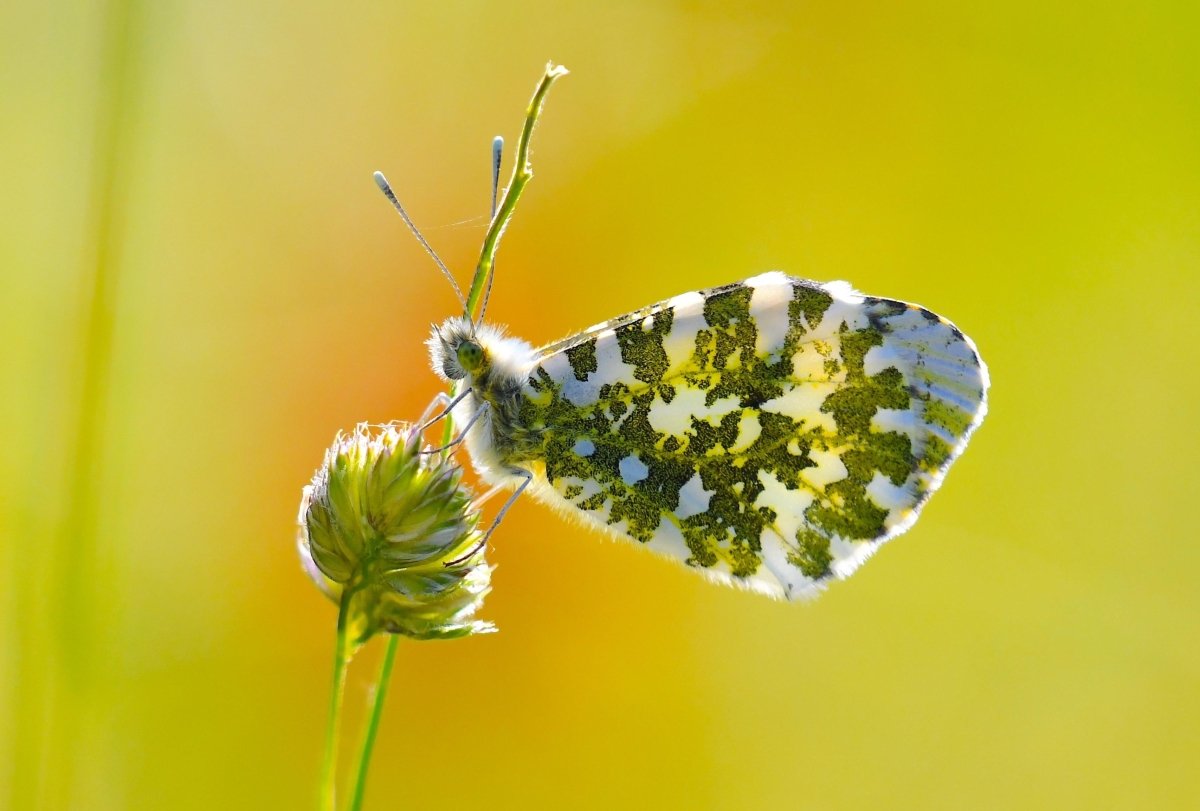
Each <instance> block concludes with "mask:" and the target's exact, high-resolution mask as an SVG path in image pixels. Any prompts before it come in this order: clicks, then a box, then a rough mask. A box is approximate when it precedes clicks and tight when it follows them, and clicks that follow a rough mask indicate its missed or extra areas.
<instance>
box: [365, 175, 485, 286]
mask: <svg viewBox="0 0 1200 811" xmlns="http://www.w3.org/2000/svg"><path fill="white" fill-rule="evenodd" d="M374 178H375V185H376V186H378V187H379V190H380V191H382V192H383V194H384V196H385V197H387V199H388V202H390V203H391V204H392V207H393V208H395V209H396V211H397V212H398V213H399V214H400V219H402V220H404V224H405V225H407V226H408V230H410V231H412V233H413V236H415V237H416V238H417V242H420V243H421V247H422V248H424V249H425V252H426V253H428V254H429V255H430V256H431V257H433V261H434V262H436V263H437V266H438V267H439V268H441V270H442V273H444V274H445V275H446V278H447V279H449V280H450V286H451V287H453V288H454V295H456V296H458V301H459V303H460V304H462V306H463V308H464V309H465V308H466V306H467V300H466V299H465V298H464V297H463V294H462V289H461V288H459V286H458V282H456V281H454V274H453V273H451V272H450V268H448V267H446V263H445V262H443V261H442V260H441V258H440V257H439V256H438V255H437V254H436V253H435V252H434V250H433V246H431V245H430V244H429V243H428V242H426V241H425V237H423V236H421V232H420V231H418V230H417V226H416V225H415V224H414V223H413V221H412V218H410V217H409V216H408V212H407V211H405V210H404V206H402V205H400V200H399V199H397V197H396V193H395V192H394V191H392V187H391V185H390V184H389V183H388V182H387V178H386V177H384V176H383V172H376V173H375V174H374Z"/></svg>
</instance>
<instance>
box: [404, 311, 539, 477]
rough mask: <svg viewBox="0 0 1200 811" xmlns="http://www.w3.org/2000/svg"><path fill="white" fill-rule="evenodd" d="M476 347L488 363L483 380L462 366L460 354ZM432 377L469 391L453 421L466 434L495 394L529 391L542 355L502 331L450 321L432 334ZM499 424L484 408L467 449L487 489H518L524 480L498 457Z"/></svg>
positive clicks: (466, 441) (469, 435)
mask: <svg viewBox="0 0 1200 811" xmlns="http://www.w3.org/2000/svg"><path fill="white" fill-rule="evenodd" d="M467 341H472V342H474V343H475V344H477V345H478V346H479V347H480V348H481V349H483V352H484V356H485V358H486V366H485V371H484V372H483V373H482V375H481V379H476V376H475V375H473V374H471V373H469V372H467V371H466V370H465V369H463V368H462V366H461V364H460V363H459V361H458V348H459V346H461V345H462V344H463V343H464V342H467ZM426 343H427V345H428V346H429V358H430V362H431V364H432V366H433V371H434V372H435V373H436V374H437V375H438V376H439V377H441V378H442V379H443V380H447V381H458V390H459V391H466V390H467V389H470V390H471V391H470V393H469V394H467V395H466V396H465V397H463V398H462V400H461V401H460V402H459V403H458V404H457V405H456V406H455V407H454V410H453V411H452V412H451V415H452V417H453V419H454V425H455V428H456V429H457V430H459V431H461V430H462V429H463V428H464V427H465V426H466V425H467V423H468V422H469V421H470V420H471V418H472V417H474V416H475V414H476V413H477V412H479V409H480V407H481V405H482V404H483V403H484V402H485V401H489V400H494V397H493V396H489V395H491V394H492V393H495V392H499V391H504V390H510V391H511V390H519V389H521V388H524V387H525V385H526V381H527V380H528V378H529V373H530V370H531V369H532V368H533V367H534V366H535V365H536V363H537V357H538V355H537V351H536V350H535V349H534V348H533V346H532V345H531V344H530V343H529V342H528V341H524V340H522V339H520V338H514V337H511V336H507V335H505V334H504V328H503V327H495V326H492V325H491V324H479V325H473V324H472V323H471V322H470V320H469V319H467V318H463V317H461V316H460V317H456V318H448V319H446V320H445V321H444V322H442V324H441V325H440V326H435V327H434V328H433V334H432V335H431V336H430V337H429V340H428V341H427V342H426ZM495 430H496V427H495V424H494V421H493V414H492V410H491V408H487V407H485V408H483V411H482V413H481V414H480V416H479V419H478V421H477V422H476V423H475V425H473V426H472V427H471V429H470V430H469V431H467V433H466V437H465V439H464V440H463V443H464V444H465V445H466V446H467V451H468V453H469V455H470V457H471V462H472V464H473V465H474V467H475V470H476V471H477V472H478V473H479V475H480V477H481V478H482V479H483V480H484V481H486V482H487V483H488V484H493V485H496V484H502V485H515V484H517V483H519V482H521V481H522V480H523V477H522V476H520V475H518V474H516V473H514V472H513V471H512V470H511V469H510V467H509V466H507V465H505V463H504V461H503V460H502V459H501V458H500V456H499V454H498V453H497V452H496V448H495V444H494V437H495Z"/></svg>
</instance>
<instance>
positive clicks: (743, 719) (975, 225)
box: [0, 0, 1200, 811]
mask: <svg viewBox="0 0 1200 811" xmlns="http://www.w3.org/2000/svg"><path fill="white" fill-rule="evenodd" d="M1198 9H1200V7H1198V6H1197V5H1196V4H1195V3H1178V4H1173V3H1135V2H1126V3H1113V4H1103V7H1100V6H1096V5H1083V4H1070V3H1067V4H1047V3H1045V2H1009V3H1002V4H1000V3H976V4H957V3H944V4H940V3H916V4H914V3H881V4H872V3H838V4H789V3H770V2H757V3H755V2H751V3H741V4H719V3H706V2H674V3H635V2H629V3H612V4H595V3H552V2H537V3H535V2H525V3H519V4H500V3H493V4H485V3H479V2H475V3H472V2H446V3H389V4H352V5H351V6H348V7H346V8H343V9H339V10H336V11H335V10H333V9H332V7H330V6H328V5H327V4H321V3H307V2H289V3H282V2H277V3H253V4H245V3H234V2H209V3H204V2H160V3H149V2H145V0H112V1H111V2H110V3H108V4H107V5H106V4H92V3H64V2H49V3H34V2H30V1H29V0H24V2H21V1H20V0H19V1H18V2H17V3H9V4H5V5H3V7H0V66H2V70H0V98H2V99H3V100H2V101H0V105H3V125H2V126H0V169H2V174H0V176H2V177H3V187H4V188H3V191H2V192H0V201H2V205H3V209H2V212H0V213H2V216H0V261H2V263H3V273H2V278H0V285H2V286H0V316H2V319H3V320H2V323H0V361H2V362H3V396H2V397H0V424H2V425H3V429H4V433H3V435H2V437H0V439H2V441H3V449H4V450H3V453H2V454H0V476H2V477H3V478H2V480H0V614H2V617H3V622H2V623H0V685H2V687H3V690H2V692H0V803H7V804H8V805H9V807H11V808H14V809H16V808H21V809H24V808H66V807H70V808H81V809H82V808H86V809H100V810H101V811H104V810H105V809H123V808H172V809H208V808H214V807H219V808H247V809H249V808H307V807H312V804H313V796H314V792H315V786H316V780H317V771H318V763H319V759H320V749H321V744H322V739H323V735H324V724H325V709H326V701H327V691H328V687H329V661H330V658H331V651H332V645H333V626H334V616H335V607H334V606H333V605H331V604H330V603H328V602H326V601H325V600H324V598H322V597H321V596H320V595H319V594H318V593H317V591H316V589H315V588H313V586H312V585H311V584H310V583H309V582H308V581H307V579H306V578H305V577H304V575H303V574H302V573H301V571H300V569H299V565H298V562H297V558H296V553H295V548H294V521H295V514H296V507H297V504H298V501H299V496H300V488H301V486H302V485H303V484H305V483H306V481H307V480H308V478H309V476H310V475H311V473H312V470H313V468H314V467H316V465H317V463H318V462H319V461H320V458H321V454H322V452H323V450H324V448H325V446H326V445H327V444H328V443H329V442H330V440H331V439H332V438H333V435H334V433H335V431H337V430H338V429H339V428H346V427H350V426H352V425H353V424H354V423H355V422H357V421H359V420H374V421H382V420H388V419H393V418H397V419H404V418H408V419H414V418H415V417H416V415H418V414H419V413H420V412H421V410H422V409H423V408H424V406H425V404H426V403H427V402H428V400H429V399H430V398H431V397H432V396H433V394H434V393H435V392H436V391H437V390H438V389H439V385H438V383H437V381H436V380H435V378H434V376H433V375H432V373H431V372H430V371H429V369H428V365H427V360H426V357H425V353H424V347H423V345H422V341H423V340H424V338H425V337H426V335H427V332H428V329H429V325H430V323H431V322H432V321H439V320H441V319H442V318H443V317H445V316H447V315H448V314H450V313H451V312H452V311H453V310H454V309H455V303H454V299H453V296H452V294H451V292H450V290H449V286H448V285H447V284H446V283H445V281H444V280H443V279H441V278H440V276H439V274H438V273H437V272H436V269H435V268H434V267H433V265H432V264H431V263H430V262H429V261H428V259H427V257H425V256H424V255H423V254H422V252H421V250H420V248H419V246H417V245H416V244H415V242H414V240H413V239H412V237H411V236H410V235H409V234H408V233H407V232H406V231H405V229H404V227H403V225H402V224H401V223H400V221H399V219H398V218H397V217H396V215H395V214H394V212H393V211H392V210H391V208H390V207H389V206H388V205H387V203H386V201H385V200H384V199H383V197H382V196H381V195H380V194H379V192H378V190H377V189H376V188H375V186H374V185H373V184H372V182H371V172H372V171H373V170H375V169H381V170H383V171H384V172H386V173H387V175H388V176H389V178H390V179H391V180H392V182H393V184H394V185H395V186H396V188H397V191H398V193H399V195H400V197H401V199H402V200H403V201H404V202H405V204H406V205H407V207H408V208H409V210H410V212H411V213H412V214H413V216H414V218H415V219H416V220H417V222H418V223H419V224H420V225H421V226H422V228H423V230H424V232H425V234H426V236H427V237H428V238H429V239H430V240H431V241H432V242H433V244H434V245H435V246H436V248H437V249H438V251H439V252H440V253H441V254H442V256H443V258H445V259H446V261H447V262H448V263H449V264H450V265H451V267H453V268H455V269H456V270H457V272H458V273H459V276H460V279H461V280H462V281H463V282H464V283H465V282H466V280H467V278H468V275H469V272H470V269H471V268H472V267H473V265H474V261H475V258H476V253H477V250H478V246H479V242H480V239H481V238H482V235H483V228H484V225H485V218H484V215H485V214H486V208H487V203H488V194H489V189H488V174H489V170H488V161H489V156H488V144H489V142H490V139H491V137H492V136H493V135H494V134H496V133H501V134H504V135H505V136H506V137H508V139H509V144H510V145H512V144H513V143H515V135H516V132H517V128H518V127H519V125H520V123H521V116H522V115H523V113H524V109H525V105H526V102H527V100H528V98H529V94H530V92H531V91H532V89H533V86H534V83H535V82H536V80H537V78H538V76H539V75H540V73H541V70H542V67H543V65H544V63H545V62H546V60H547V59H554V60H556V61H558V62H561V63H563V64H565V65H566V66H567V67H568V68H569V69H570V70H571V75H570V76H568V77H567V78H565V79H563V80H562V81H561V82H560V83H558V84H557V85H556V87H555V88H554V90H553V91H552V93H551V96H550V99H549V103H548V105H547V109H546V113H545V116H544V118H543V121H542V124H541V126H540V128H539V130H538V132H537V134H536V136H535V140H534V152H533V162H534V171H535V175H536V177H535V179H534V180H533V182H532V183H531V184H530V186H529V189H528V191H527V193H526V195H525V197H524V199H523V200H522V204H521V207H520V208H519V210H518V212H517V215H516V219H515V221H514V224H513V226H512V228H511V229H510V230H509V233H508V235H507V238H506V241H505V244H504V247H503V248H502V250H501V252H500V258H499V265H498V267H499V276H498V279H497V285H496V290H495V295H494V297H493V302H492V306H491V310H490V315H491V316H492V317H493V318H494V319H495V320H496V321H498V322H501V323H507V324H509V325H510V326H511V327H512V329H513V331H514V332H516V333H517V334H520V335H521V336H523V337H525V338H527V339H529V340H531V341H533V342H535V343H541V342H545V341H549V340H551V339H556V338H559V337H561V336H562V335H564V334H567V333H569V332H571V331H574V330H577V329H579V328H582V327H584V326H586V325H588V324H592V323H594V322H596V321H599V320H601V319H604V318H607V317H610V316H613V315H616V314H619V313H621V312H624V311H627V310H629V309H632V308H635V307H637V306H640V305H643V304H647V303H649V302H652V301H656V300H659V299H663V298H666V297H669V296H671V295H674V294H676V293H679V292H681V291H684V290H689V289H695V288H699V287H705V286H710V285H714V284H719V283H724V282H728V281H732V280H736V279H739V278H744V277H746V276H750V275H753V274H756V273H758V272H761V271H763V270H767V269H773V268H777V269H782V270H785V271H788V272H790V273H792V274H795V275H803V276H809V277H812V278H815V279H821V280H827V279H834V278H845V279H848V280H850V281H852V282H853V283H854V284H855V285H856V286H857V287H859V288H860V289H862V290H865V291H867V292H869V293H872V294H876V295H884V296H893V297H897V298H902V299H907V300H911V301H917V302H920V303H922V304H924V305H926V306H928V307H931V308H933V309H935V310H936V311H938V312H940V313H943V314H945V315H946V316H948V317H949V318H951V319H953V320H954V321H955V322H956V323H957V324H958V325H959V326H961V327H962V328H963V329H964V330H965V331H966V332H967V333H968V334H969V335H971V336H972V337H973V338H974V339H975V340H976V342H977V343H978V345H979V347H980V349H981V352H982V354H983V356H984V358H985V359H986V360H987V362H988V363H989V365H990V367H991V372H992V380H993V390H992V408H991V415H990V416H989V417H988V419H987V421H986V422H985V423H984V426H983V428H982V429H981V430H980V432H979V433H978V435H977V436H976V437H975V439H974V440H973V442H972V446H971V448H970V449H969V451H968V452H967V453H966V455H965V456H964V458H963V459H962V460H961V462H960V463H959V464H958V465H957V466H956V467H955V469H954V472H953V473H952V474H951V475H950V476H949V479H948V481H947V484H946V486H945V488H944V489H943V491H942V492H941V493H940V494H939V495H938V496H937V497H936V498H934V500H933V502H932V504H931V505H930V507H929V509H928V510H927V512H926V513H925V515H924V518H923V520H922V521H921V522H920V523H919V524H918V525H917V526H916V527H915V528H914V529H913V530H912V531H911V532H910V533H909V535H907V536H905V537H904V538H903V539H901V540H899V541H897V542H895V543H894V544H891V545H889V546H888V547H887V548H886V549H885V550H884V551H883V552H882V553H881V554H880V555H878V556H877V557H876V558H875V559H873V560H872V561H871V562H870V563H869V564H868V565H867V566H866V567H865V568H864V569H863V570H862V571H861V572H859V573H858V574H856V575H855V576H854V577H853V578H852V579H851V580H850V581H848V582H846V583H842V584H837V585H835V586H834V587H833V588H831V589H830V591H829V592H828V593H827V594H826V595H825V596H824V597H823V598H822V599H820V600H819V601H817V602H815V603H812V604H805V605H787V604H777V603H773V602H770V601H768V600H765V599H763V598H760V597H756V596H753V595H750V594H744V593H738V592H735V591H730V590H723V589H720V588H717V587H715V586H711V585H709V584H707V583H705V582H704V581H702V580H701V579H700V578H698V577H695V576H693V575H691V574H690V573H688V572H686V571H683V570H679V569H676V568H674V567H672V566H670V565H669V564H667V563H664V562H661V561H658V560H655V559H652V558H651V557H649V556H646V555H643V554H641V553H640V551H639V550H636V549H634V548H632V547H626V546H620V545H617V544H614V543H610V542H607V541H602V540H599V539H598V538H597V537H594V536H591V535H589V534H588V533H586V532H585V531H583V530H581V529H578V528H575V527H568V526H566V525H564V523H563V522H562V521H560V520H559V519H558V518H557V517H555V516H553V515H551V514H550V513H549V512H547V511H546V510H545V509H543V508H542V507H540V506H539V505H537V504H535V503H533V502H532V501H529V502H522V503H519V504H518V505H517V507H516V508H515V509H514V510H513V511H512V513H511V516H510V518H509V520H508V521H507V522H506V523H505V525H504V526H503V528H502V529H501V531H500V532H499V533H498V534H497V536H496V538H495V543H494V551H493V553H492V560H493V561H494V562H496V563H498V564H499V568H498V570H497V572H496V574H495V577H494V589H495V590H494V592H493V593H492V595H491V596H490V597H489V598H488V600H487V603H486V605H485V608H484V611H483V616H484V617H485V618H487V619H491V620H494V621H495V622H496V623H498V625H499V626H500V633H499V634H497V635H494V636H490V637H481V638H473V639H467V640H464V641H460V642H451V643H408V642H406V643H403V644H402V645H401V648H400V656H399V660H398V664H397V668H396V673H395V678H394V681H393V686H392V693H391V696H390V698H389V703H388V706H387V709H386V714H385V718H384V722H383V727H382V731H381V735H380V740H379V745H378V750H377V753H376V759H375V767H374V769H373V773H372V777H371V785H370V789H369V792H368V797H367V807H368V808H377V809H382V808H410V809H412V808H432V807H439V808H484V807H486V808H497V809H501V808H503V809H509V808H512V809H526V808H567V807H570V808H579V809H611V808H663V809H691V808H705V809H758V808H763V809H766V808H772V809H778V808H814V809H861V808H869V807H874V808H915V809H961V808H977V809H1035V808H1046V809H1063V808H1073V809H1074V808H1080V809H1084V808H1086V809H1091V808H1139V809H1142V808H1155V809H1167V808H1171V809H1174V808H1181V809H1182V808H1195V807H1200V773H1198V770H1197V767H1196V763H1197V762H1198V759H1200V736H1198V733H1197V729H1200V689H1198V686H1200V645H1198V644H1197V627H1198V622H1200V596H1198V590H1197V587H1196V580H1197V573H1198V572H1200V543H1197V541H1198V537H1197V522H1196V520H1195V518H1194V516H1193V515H1192V513H1191V508H1192V507H1193V506H1194V505H1195V503H1196V500H1197V484H1196V482H1197V477H1196V473H1195V466H1196V459H1197V456H1198V453H1200V441H1198V439H1200V431H1198V430H1197V427H1196V422H1195V420H1196V413H1197V410H1196V402H1197V397H1198V395H1200V383H1198V382H1197V370H1198V368H1200V352H1198V351H1197V342H1198V341H1200V327H1198V326H1197V317H1196V314H1195V302H1196V301H1197V297H1198V295H1200V182H1198V181H1200V104H1198V103H1197V88H1198V87H1200V56H1197V50H1196V37H1197V34H1198V32H1200V25H1198V24H1200V19H1198V17H1200V13H1198ZM507 172H508V166H507V165H506V168H505V176H507ZM89 370H90V371H89ZM377 648H378V643H376V644H375V645H373V646H371V647H370V648H368V649H367V650H366V651H364V652H363V653H362V654H361V655H360V657H359V658H358V659H356V660H355V662H354V665H353V666H352V669H351V675H350V681H349V689H348V694H347V707H348V709H347V712H348V713H349V716H348V721H349V722H350V724H351V725H352V726H351V729H353V728H355V726H356V725H357V723H358V720H359V719H360V717H361V707H362V703H363V701H364V699H365V696H364V693H365V689H366V685H367V683H368V682H369V680H370V678H371V677H372V675H373V674H374V661H375V660H376V659H377V657H378V650H377ZM353 737H354V736H353V735H351V736H350V740H351V741H353ZM64 741H69V742H70V743H71V744H73V746H71V747H64V745H63V744H64ZM65 775H70V778H69V779H67V778H66V777H65Z"/></svg>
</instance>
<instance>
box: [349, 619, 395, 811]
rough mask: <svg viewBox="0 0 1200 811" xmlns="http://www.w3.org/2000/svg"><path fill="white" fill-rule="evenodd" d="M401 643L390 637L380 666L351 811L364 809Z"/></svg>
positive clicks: (356, 771)
mask: <svg viewBox="0 0 1200 811" xmlns="http://www.w3.org/2000/svg"><path fill="white" fill-rule="evenodd" d="M399 643H400V636H399V635H398V634H391V635H389V636H388V641H387V647H386V648H384V651H383V662H382V663H381V664H380V666H379V678H378V679H377V680H376V682H375V690H374V694H373V695H372V697H371V710H370V713H371V714H370V716H369V717H368V718H367V727H366V730H365V731H364V732H363V740H362V748H361V749H359V752H358V766H357V768H355V770H354V772H355V776H354V790H353V793H352V794H351V795H350V805H349V809H350V811H359V810H360V809H361V808H362V804H363V797H364V795H365V794H366V790H367V771H368V769H370V766H371V755H372V754H373V753H374V751H375V737H376V735H378V733H379V719H380V718H382V717H383V702H384V701H385V700H386V699H387V692H388V685H389V684H390V683H391V680H392V666H393V665H394V664H395V663H396V648H397V647H398V645H399Z"/></svg>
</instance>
